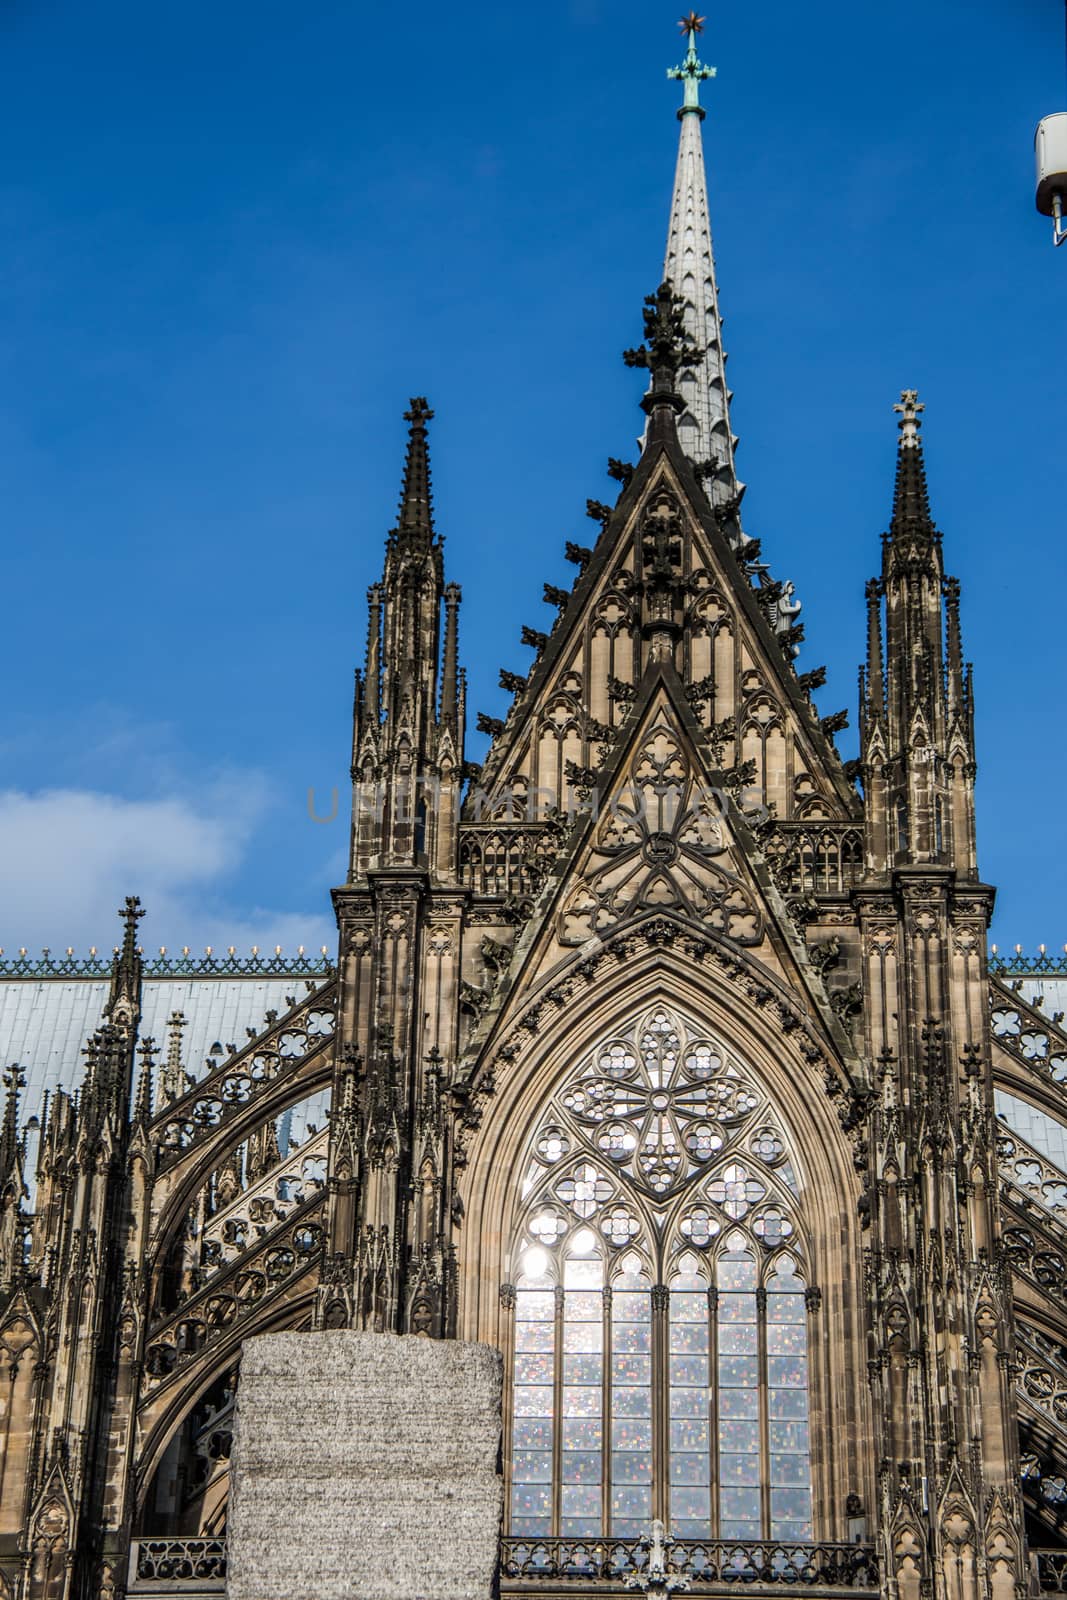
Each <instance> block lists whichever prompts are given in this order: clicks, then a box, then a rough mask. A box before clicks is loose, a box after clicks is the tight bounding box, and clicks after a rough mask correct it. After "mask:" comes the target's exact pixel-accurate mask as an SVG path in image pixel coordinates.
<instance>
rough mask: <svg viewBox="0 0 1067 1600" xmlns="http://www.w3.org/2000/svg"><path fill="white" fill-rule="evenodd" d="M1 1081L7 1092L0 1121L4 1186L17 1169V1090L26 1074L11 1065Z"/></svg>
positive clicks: (0, 1182)
mask: <svg viewBox="0 0 1067 1600" xmlns="http://www.w3.org/2000/svg"><path fill="white" fill-rule="evenodd" d="M3 1083H4V1087H5V1089H6V1090H7V1094H6V1097H5V1101H4V1118H3V1122H2V1123H0V1185H4V1186H5V1187H6V1185H7V1184H8V1183H9V1182H10V1181H11V1179H12V1177H13V1175H15V1174H17V1173H18V1170H19V1169H18V1160H19V1136H18V1123H19V1090H20V1089H22V1088H25V1085H26V1075H25V1073H24V1072H23V1071H22V1069H21V1067H19V1066H15V1065H12V1066H11V1067H9V1068H8V1070H7V1071H6V1072H5V1073H4V1074H3Z"/></svg>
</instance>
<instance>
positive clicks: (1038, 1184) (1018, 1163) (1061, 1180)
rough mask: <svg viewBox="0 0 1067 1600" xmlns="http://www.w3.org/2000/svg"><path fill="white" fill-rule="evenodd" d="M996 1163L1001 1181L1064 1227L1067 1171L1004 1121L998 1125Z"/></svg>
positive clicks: (1065, 1221) (1066, 1201)
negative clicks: (1061, 1168)
mask: <svg viewBox="0 0 1067 1600" xmlns="http://www.w3.org/2000/svg"><path fill="white" fill-rule="evenodd" d="M997 1163H998V1165H999V1168H1000V1176H1001V1179H1002V1180H1003V1182H1004V1183H1007V1184H1010V1185H1012V1186H1013V1187H1014V1188H1015V1189H1018V1190H1019V1192H1020V1193H1021V1194H1023V1195H1025V1196H1026V1198H1027V1199H1028V1200H1032V1201H1034V1202H1035V1204H1037V1205H1039V1206H1040V1207H1041V1208H1042V1210H1044V1211H1047V1212H1048V1214H1049V1216H1050V1217H1051V1218H1052V1219H1053V1220H1054V1221H1055V1222H1057V1223H1059V1225H1060V1227H1067V1173H1064V1172H1061V1171H1060V1169H1059V1167H1057V1166H1055V1165H1054V1164H1053V1163H1052V1162H1051V1161H1049V1160H1048V1159H1047V1157H1045V1156H1043V1155H1042V1154H1041V1153H1040V1151H1038V1150H1035V1149H1034V1147H1033V1145H1030V1144H1027V1142H1026V1140H1025V1139H1024V1138H1022V1136H1021V1135H1020V1134H1018V1133H1016V1132H1015V1129H1014V1128H1008V1127H1007V1126H1006V1125H1005V1124H1003V1123H1001V1124H999V1125H998V1127H997Z"/></svg>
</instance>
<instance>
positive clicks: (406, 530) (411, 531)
mask: <svg viewBox="0 0 1067 1600" xmlns="http://www.w3.org/2000/svg"><path fill="white" fill-rule="evenodd" d="M432 419H433V412H432V411H431V409H430V407H429V404H428V403H427V401H426V400H425V399H424V398H423V397H422V396H421V395H417V396H416V397H415V399H414V400H412V401H411V404H410V405H409V407H408V409H407V410H406V411H405V412H404V421H405V422H407V423H410V425H411V426H410V429H409V433H408V453H407V460H406V462H405V463H404V487H403V490H402V492H401V496H400V522H399V526H398V530H397V531H398V534H399V537H400V540H401V541H402V542H403V543H405V544H408V545H411V546H418V547H420V548H428V547H429V545H430V544H431V543H432V540H433V500H432V498H431V494H430V459H429V451H428V449H427V445H426V424H427V423H428V422H430V421H432Z"/></svg>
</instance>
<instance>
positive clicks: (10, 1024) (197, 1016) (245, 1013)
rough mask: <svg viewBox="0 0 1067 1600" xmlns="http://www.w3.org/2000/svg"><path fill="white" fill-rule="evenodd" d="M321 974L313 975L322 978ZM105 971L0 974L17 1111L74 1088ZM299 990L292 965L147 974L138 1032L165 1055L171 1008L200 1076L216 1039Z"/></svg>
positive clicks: (240, 1040) (1, 1018)
mask: <svg viewBox="0 0 1067 1600" xmlns="http://www.w3.org/2000/svg"><path fill="white" fill-rule="evenodd" d="M322 976H323V974H318V975H316V977H315V979H314V981H316V982H321V981H322ZM109 987H110V986H109V982H108V980H107V979H106V978H99V977H75V978H41V977H25V978H0V1065H2V1066H5V1067H6V1066H8V1065H10V1064H11V1063H12V1062H18V1064H19V1066H20V1067H22V1069H23V1071H24V1072H25V1075H26V1088H25V1090H24V1092H23V1096H22V1099H21V1104H20V1111H21V1114H22V1118H29V1117H32V1116H37V1115H39V1114H40V1111H41V1106H42V1103H43V1100H44V1096H45V1092H46V1091H48V1092H52V1091H53V1090H55V1089H57V1088H64V1089H68V1090H73V1089H76V1088H78V1086H79V1084H80V1083H81V1079H82V1074H83V1071H84V1057H83V1055H82V1051H83V1049H84V1047H85V1043H86V1040H87V1039H88V1038H89V1037H90V1035H91V1034H93V1033H95V1031H96V1030H97V1028H99V1027H100V1025H101V1023H102V1021H103V1011H104V1006H105V1004H106V1002H107V997H108V993H109ZM304 992H305V980H304V978H303V977H300V976H295V975H293V974H292V973H285V974H279V973H276V974H274V975H263V974H257V975H255V976H246V977H241V976H236V977H235V976H229V975H227V976H219V975H217V974H215V973H205V974H203V975H199V976H188V975H175V976H173V977H161V978H149V979H146V981H145V984H144V989H143V997H142V1016H141V1028H140V1037H141V1038H142V1039H145V1038H151V1039H154V1040H155V1043H156V1045H157V1046H159V1048H160V1058H159V1059H160V1062H162V1060H163V1058H164V1056H165V1050H166V1044H167V1038H168V1035H167V1022H168V1020H169V1018H170V1017H171V1016H173V1014H174V1013H175V1012H176V1011H180V1012H181V1013H182V1014H183V1016H184V1017H185V1021H186V1026H185V1027H184V1029H183V1030H182V1064H183V1066H184V1067H185V1070H186V1071H187V1072H191V1073H192V1074H193V1075H194V1076H196V1077H200V1076H201V1075H202V1074H203V1072H204V1071H205V1069H206V1065H207V1064H208V1063H207V1058H208V1057H209V1056H210V1055H211V1052H212V1050H213V1048H214V1047H216V1046H218V1047H219V1048H218V1049H215V1052H214V1058H215V1059H218V1057H219V1056H220V1055H221V1054H222V1053H223V1052H224V1051H225V1047H226V1045H227V1044H236V1045H238V1046H241V1045H243V1044H245V1043H246V1042H247V1034H246V1029H248V1028H254V1029H256V1031H257V1032H258V1031H259V1030H260V1029H262V1028H263V1027H265V1026H266V1015H267V1012H268V1011H277V1012H279V1013H280V1012H284V1011H285V1010H287V1009H288V1007H287V1005H286V996H287V995H296V996H300V995H302V994H303V993H304Z"/></svg>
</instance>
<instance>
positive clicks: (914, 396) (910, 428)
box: [893, 389, 926, 450]
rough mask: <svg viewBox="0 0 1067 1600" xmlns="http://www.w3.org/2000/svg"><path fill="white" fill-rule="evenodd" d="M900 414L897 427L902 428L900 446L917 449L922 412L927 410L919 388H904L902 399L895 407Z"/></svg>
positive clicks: (901, 394)
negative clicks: (920, 397) (920, 396)
mask: <svg viewBox="0 0 1067 1600" xmlns="http://www.w3.org/2000/svg"><path fill="white" fill-rule="evenodd" d="M893 410H894V411H896V412H898V413H899V414H900V421H899V422H898V423H897V427H898V428H899V429H900V446H901V449H904V448H905V447H906V448H907V449H909V450H915V449H917V448H918V444H919V429H920V428H921V427H922V420H921V413H922V412H924V411H925V410H926V407H925V406H924V405H923V403H922V401H921V400H920V399H919V391H918V389H902V390H901V391H900V400H899V401H898V403H897V404H896V405H895V406H894V407H893Z"/></svg>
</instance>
